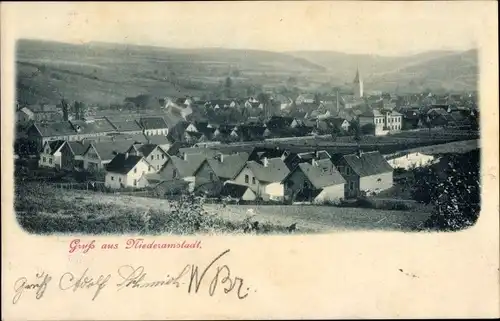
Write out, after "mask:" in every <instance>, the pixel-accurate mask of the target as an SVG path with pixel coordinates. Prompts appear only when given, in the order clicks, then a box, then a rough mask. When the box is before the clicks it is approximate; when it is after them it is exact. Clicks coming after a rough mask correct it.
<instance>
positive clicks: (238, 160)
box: [188, 153, 249, 179]
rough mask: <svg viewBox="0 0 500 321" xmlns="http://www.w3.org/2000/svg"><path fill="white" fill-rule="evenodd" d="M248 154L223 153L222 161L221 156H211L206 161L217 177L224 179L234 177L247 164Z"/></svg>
mask: <svg viewBox="0 0 500 321" xmlns="http://www.w3.org/2000/svg"><path fill="white" fill-rule="evenodd" d="M248 156H249V154H248V153H237V154H232V155H222V161H220V158H214V157H211V158H207V159H206V162H207V163H208V165H209V166H210V168H212V170H213V171H214V173H215V175H217V177H219V178H222V179H233V178H234V177H235V176H236V175H237V174H238V173H239V172H240V171H241V169H242V168H243V167H244V166H245V163H246V161H247V160H248ZM188 157H189V156H188ZM216 157H217V156H216Z"/></svg>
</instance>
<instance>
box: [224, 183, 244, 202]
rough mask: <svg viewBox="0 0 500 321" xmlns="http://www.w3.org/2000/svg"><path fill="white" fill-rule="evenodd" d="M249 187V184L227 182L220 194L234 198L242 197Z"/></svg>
mask: <svg viewBox="0 0 500 321" xmlns="http://www.w3.org/2000/svg"><path fill="white" fill-rule="evenodd" d="M248 189H249V187H248V186H245V185H240V184H236V183H230V182H227V183H225V184H224V186H223V187H222V190H221V192H220V194H221V195H222V196H229V197H232V198H238V199H239V198H242V197H243V195H244V194H245V193H246V192H247V190H248Z"/></svg>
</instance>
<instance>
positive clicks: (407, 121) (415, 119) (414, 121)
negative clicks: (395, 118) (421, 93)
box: [402, 109, 420, 129]
mask: <svg viewBox="0 0 500 321" xmlns="http://www.w3.org/2000/svg"><path fill="white" fill-rule="evenodd" d="M402 114H403V129H416V128H418V126H419V122H420V112H419V111H418V110H415V109H408V110H405V111H404V112H403V113H402Z"/></svg>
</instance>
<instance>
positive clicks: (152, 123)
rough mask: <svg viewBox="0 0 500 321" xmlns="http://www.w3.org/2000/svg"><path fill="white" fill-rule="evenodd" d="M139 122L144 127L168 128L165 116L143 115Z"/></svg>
mask: <svg viewBox="0 0 500 321" xmlns="http://www.w3.org/2000/svg"><path fill="white" fill-rule="evenodd" d="M139 124H140V125H141V126H142V128H144V129H164V128H168V125H167V123H166V122H165V119H164V118H163V117H159V116H158V117H141V118H140V119H139Z"/></svg>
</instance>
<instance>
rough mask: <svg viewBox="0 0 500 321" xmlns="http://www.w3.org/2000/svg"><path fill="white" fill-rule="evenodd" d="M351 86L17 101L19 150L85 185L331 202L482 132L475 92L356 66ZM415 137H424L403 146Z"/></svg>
mask: <svg viewBox="0 0 500 321" xmlns="http://www.w3.org/2000/svg"><path fill="white" fill-rule="evenodd" d="M351 86H352V90H351V91H350V92H349V91H348V92H347V93H346V92H342V93H341V92H339V90H338V89H335V90H332V92H333V93H332V94H330V95H322V94H318V93H304V94H300V95H298V96H297V97H294V98H290V97H286V96H284V95H283V94H275V93H272V92H265V93H260V94H258V95H256V96H255V97H247V98H243V99H222V100H221V99H216V100H201V99H200V98H198V97H180V98H173V97H166V98H162V99H160V101H159V105H160V107H159V108H158V109H157V110H154V111H153V112H151V110H147V111H141V110H140V107H139V106H137V105H138V104H136V105H135V106H134V103H131V102H130V101H129V102H127V104H126V105H124V106H123V107H122V108H120V110H119V111H118V112H116V111H111V112H108V113H107V114H106V112H105V111H104V112H103V111H95V110H92V109H91V108H88V107H86V106H85V105H84V104H83V103H81V102H75V103H74V104H73V105H72V104H70V103H68V102H66V101H64V100H63V101H61V104H58V105H43V104H42V105H31V106H22V105H20V104H18V106H17V109H16V122H17V126H18V132H17V139H16V144H15V148H16V155H15V157H16V159H17V162H18V163H17V164H25V165H20V166H18V167H19V168H22V167H23V166H24V167H26V166H28V165H26V164H32V165H30V166H31V167H30V170H31V171H32V172H35V171H36V170H40V171H44V172H45V173H47V171H53V172H54V173H56V172H58V173H65V175H66V176H68V173H77V174H78V173H86V175H85V177H86V178H85V180H86V181H83V182H82V181H80V182H79V183H80V185H82V184H83V185H84V186H86V189H87V190H88V189H89V187H90V189H95V190H100V191H106V192H110V193H117V192H128V193H134V192H137V193H142V194H137V195H147V196H153V197H157V198H168V197H174V196H175V195H182V194H186V193H195V194H198V195H204V196H205V197H208V198H211V199H213V200H219V201H222V200H225V201H231V202H236V203H240V202H243V203H251V202H256V201H258V202H272V203H275V204H292V203H300V204H302V203H313V204H335V203H339V202H342V201H344V200H349V199H356V198H357V197H359V196H362V195H364V196H366V195H368V196H372V195H377V194H379V193H381V192H383V191H386V190H389V189H391V188H392V187H393V185H394V180H395V178H394V176H395V174H394V173H395V170H399V169H401V168H405V169H408V168H409V167H415V166H424V165H426V164H430V163H431V162H433V161H434V160H435V157H434V156H431V155H426V154H425V153H419V152H418V151H417V152H412V153H410V152H405V150H410V148H411V147H417V146H427V145H435V144H439V143H446V142H451V141H460V140H467V139H476V138H478V134H477V131H478V119H479V112H478V106H477V97H476V94H475V93H462V94H444V95H443V94H441V95H437V94H433V93H431V92H425V93H420V94H406V95H403V94H390V93H382V92H367V93H365V92H364V89H363V80H362V78H361V76H360V72H359V71H357V72H356V74H355V77H354V80H353V82H352V84H351ZM131 105H132V106H131ZM134 108H135V109H136V110H133V109H134ZM228 115H229V116H228ZM235 115H236V116H235ZM433 133H437V134H436V135H437V137H440V138H441V140H440V139H437V140H436V139H431V138H430V137H434V136H432V135H434V134H433ZM419 135H426V136H428V138H425V139H422V140H421V141H419V143H418V144H416V145H415V146H411V144H408V143H407V142H409V141H411V140H412V139H414V138H415V137H419ZM395 141H397V142H398V143H397V144H395ZM370 142H373V143H370ZM401 142H403V143H401ZM391 144H392V145H391ZM388 146H389V148H388V149H387V147H388ZM391 146H392V148H391ZM383 147H384V148H385V149H383ZM404 147H406V148H404ZM398 153H399V154H398ZM396 154H397V157H395V156H394V155H396ZM389 155H392V156H390V157H389ZM22 160H26V161H25V162H23V161H22ZM403 163H404V165H401V164H403ZM33 164H34V165H33ZM69 176H71V175H69ZM75 185H78V184H75ZM60 186H63V184H60ZM67 186H69V187H71V186H73V185H72V184H67Z"/></svg>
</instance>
